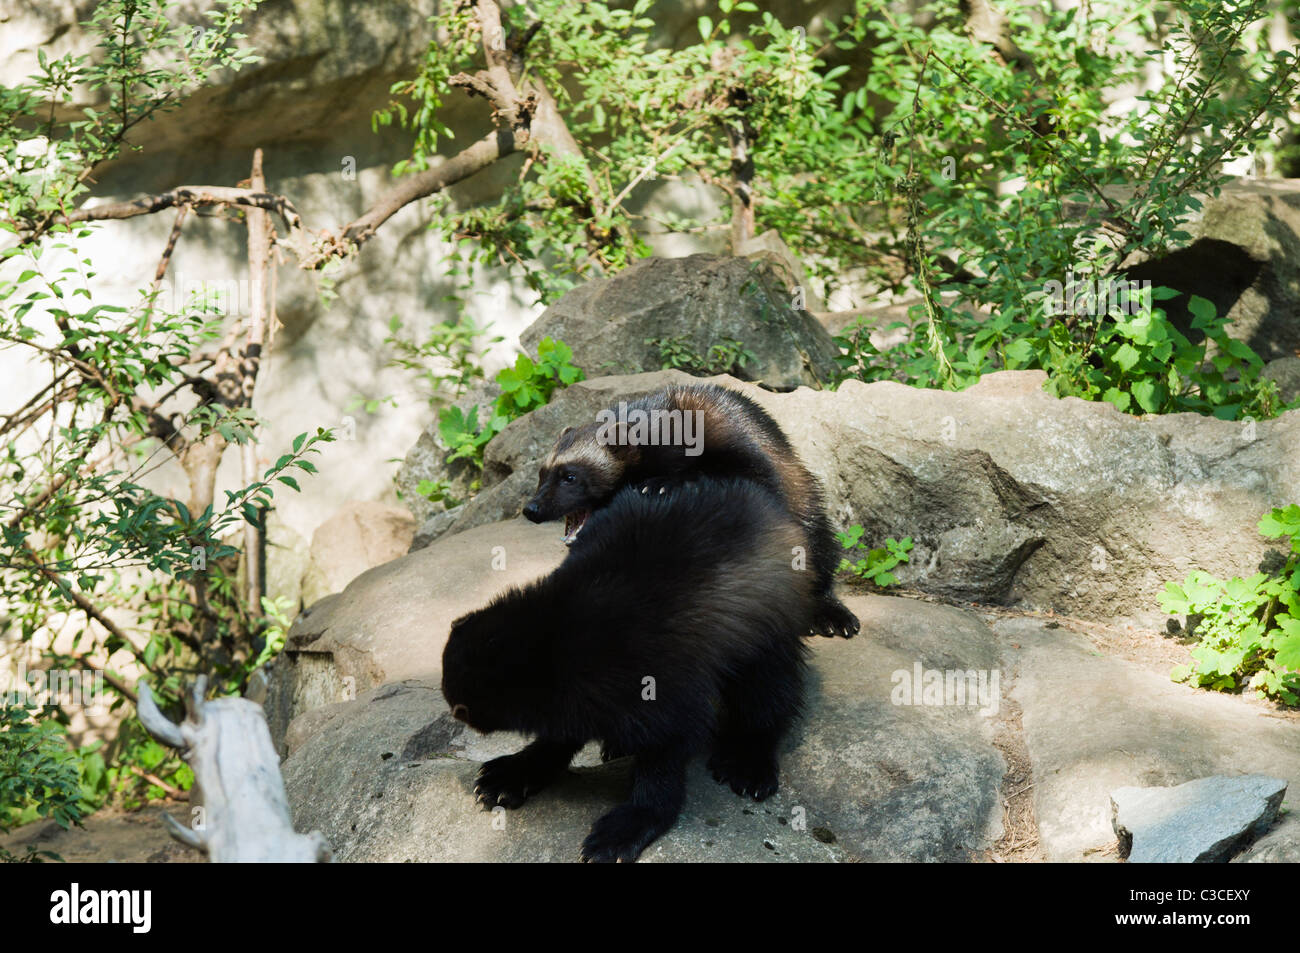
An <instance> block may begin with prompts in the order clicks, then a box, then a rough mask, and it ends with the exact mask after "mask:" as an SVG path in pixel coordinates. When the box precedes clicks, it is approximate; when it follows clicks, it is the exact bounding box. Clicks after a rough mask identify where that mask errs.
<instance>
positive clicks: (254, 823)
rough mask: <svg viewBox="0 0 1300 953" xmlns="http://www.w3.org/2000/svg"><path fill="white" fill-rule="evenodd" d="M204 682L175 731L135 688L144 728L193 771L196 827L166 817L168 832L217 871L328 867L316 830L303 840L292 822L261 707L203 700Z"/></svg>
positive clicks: (145, 690)
mask: <svg viewBox="0 0 1300 953" xmlns="http://www.w3.org/2000/svg"><path fill="white" fill-rule="evenodd" d="M206 690H207V679H206V678H203V677H202V676H200V677H199V678H198V679H196V680H195V683H194V687H193V690H192V693H191V695H190V698H189V699H188V704H187V706H186V707H187V709H188V715H187V717H186V719H185V721H183V722H182V723H181V724H179V725H175V724H172V723H171V722H170V721H168V720H167V718H166V717H165V716H164V715H163V713H162V712H161V711H159V710H158V706H157V704H156V703H155V702H154V700H153V694H152V693H151V692H150V691H149V686H148V685H147V684H146V683H145V682H144V681H141V682H140V683H139V685H138V691H139V696H140V701H139V704H138V706H137V707H138V710H139V714H140V721H141V723H142V724H143V725H144V726H145V728H146V729H147V730H148V732H149V734H151V735H153V737H154V738H156V739H157V740H158V741H160V742H162V743H163V744H165V745H167V746H169V747H172V748H176V749H177V750H178V751H180V753H181V756H182V757H183V758H184V759H185V761H186V762H187V763H188V764H189V766H190V767H191V768H192V769H193V771H194V790H193V791H191V792H190V803H191V804H192V805H195V806H196V807H200V808H201V811H200V812H199V813H198V814H197V815H196V821H197V822H196V823H195V824H194V825H193V827H184V826H183V825H181V824H180V823H178V822H177V821H176V820H174V819H173V818H172V817H170V816H168V817H167V818H166V822H167V827H168V831H169V833H170V834H171V835H172V836H173V837H175V838H176V839H177V840H178V841H180V842H181V843H182V844H186V845H188V846H190V847H193V848H195V849H197V850H201V851H203V852H204V853H205V854H207V855H208V859H209V860H210V861H212V862H213V863H215V864H231V863H307V864H310V863H323V862H326V861H328V860H329V859H330V848H329V845H328V844H327V843H326V841H325V838H324V836H323V835H322V834H321V833H320V832H319V831H313V832H312V833H310V834H299V833H296V832H295V831H294V829H293V821H292V820H291V819H290V816H289V800H288V798H287V797H286V795H285V792H284V780H283V778H281V776H280V759H279V757H278V756H277V755H276V753H275V746H274V745H272V744H271V733H270V731H268V730H267V727H266V715H265V714H264V713H263V712H262V707H261V706H260V705H258V704H256V703H254V702H251V701H249V700H248V699H246V698H218V699H215V700H213V701H204V693H205V691H206Z"/></svg>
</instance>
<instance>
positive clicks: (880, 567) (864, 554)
mask: <svg viewBox="0 0 1300 953" xmlns="http://www.w3.org/2000/svg"><path fill="white" fill-rule="evenodd" d="M863 532H864V530H863V528H862V527H861V526H859V525H857V524H854V525H853V526H850V527H849V528H848V529H847V530H845V531H844V532H840V533H836V534H835V538H836V539H838V540H839V541H840V545H841V546H842V547H844V549H846V550H848V552H849V555H850V556H853V557H855V558H849V557H845V558H844V559H841V560H840V566H839V568H840V571H841V572H851V573H853V575H855V576H857V577H858V578H859V579H865V580H867V581H868V582H871V583H874V584H875V585H877V586H880V587H881V588H884V587H885V586H892V585H894V583H896V582H898V579H897V577H895V576H894V574H893V572H892V570H894V569H896V568H898V566H900V565H902V564H903V563H905V562H908V561H909V560H910V559H911V556H910V555H909V554H910V553H911V551H912V537H910V536H904V537H903V538H902V539H901V540H900V539H894V538H893V537H890V538H889V539H886V540H885V545H884V546H880V547H876V548H874V549H873V548H872V547H871V546H869V545H867V544H866V543H864V542H863V541H862V534H863Z"/></svg>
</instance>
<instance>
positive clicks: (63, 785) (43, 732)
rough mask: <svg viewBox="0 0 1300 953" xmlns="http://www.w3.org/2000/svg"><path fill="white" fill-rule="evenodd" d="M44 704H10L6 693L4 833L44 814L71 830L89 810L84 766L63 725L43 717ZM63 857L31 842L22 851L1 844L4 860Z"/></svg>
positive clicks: (1, 721)
mask: <svg viewBox="0 0 1300 953" xmlns="http://www.w3.org/2000/svg"><path fill="white" fill-rule="evenodd" d="M39 712H40V709H39V708H38V707H37V706H35V705H31V704H28V703H26V702H20V703H18V704H10V702H9V700H8V699H7V698H5V697H3V696H0V833H4V832H7V831H9V830H12V829H13V828H15V827H18V826H20V825H22V824H26V823H28V822H29V821H33V820H36V819H37V818H40V817H47V818H50V819H52V820H53V821H54V822H55V823H56V824H58V825H59V826H60V827H62V828H64V829H65V830H66V829H67V828H68V827H70V826H72V825H73V824H76V823H78V822H79V821H80V820H81V818H82V816H83V815H84V813H85V808H86V805H85V804H84V803H83V801H82V790H81V769H80V766H79V762H78V759H77V756H76V754H75V753H74V752H73V751H72V750H71V749H69V747H68V743H67V740H66V738H65V737H64V732H63V726H62V725H60V724H59V723H58V722H56V721H54V720H52V719H48V718H46V719H38V718H37V717H36V716H37V714H38V713H39ZM43 858H48V859H58V858H57V857H56V856H55V855H53V854H51V853H49V852H48V851H38V850H36V849H35V848H29V849H28V852H27V854H26V855H25V856H23V857H18V856H16V855H14V854H12V853H10V852H8V851H6V850H4V849H3V848H0V860H3V861H14V860H41V859H43Z"/></svg>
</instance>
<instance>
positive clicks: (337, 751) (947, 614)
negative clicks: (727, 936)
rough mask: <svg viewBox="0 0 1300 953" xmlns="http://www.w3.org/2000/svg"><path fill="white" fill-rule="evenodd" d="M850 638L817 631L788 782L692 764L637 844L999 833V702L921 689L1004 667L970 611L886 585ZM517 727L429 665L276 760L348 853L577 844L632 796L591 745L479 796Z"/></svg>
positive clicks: (314, 824)
mask: <svg viewBox="0 0 1300 953" xmlns="http://www.w3.org/2000/svg"><path fill="white" fill-rule="evenodd" d="M846 601H847V602H848V604H849V605H850V607H851V608H853V610H854V611H855V612H857V613H858V615H859V617H860V618H861V620H862V624H863V631H862V633H861V634H859V635H858V636H857V637H856V638H854V639H852V640H841V639H834V640H832V639H821V638H818V639H813V640H811V643H810V644H811V645H812V647H813V652H814V655H813V661H812V673H811V675H812V677H811V678H810V679H809V688H808V702H809V705H808V712H807V715H806V717H805V718H804V720H803V721H802V722H801V724H800V726H799V727H798V729H797V730H796V731H795V732H793V733H792V735H791V737H790V738H789V739H788V741H787V745H786V750H785V752H784V754H783V756H782V763H781V768H782V774H781V787H780V790H779V791H778V792H777V794H776V795H774V796H773V797H772V798H769V799H768V800H767V801H764V802H762V803H755V802H754V801H752V800H750V799H747V798H741V797H738V796H736V795H735V794H733V793H732V792H731V791H730V790H729V789H727V788H724V787H723V786H721V785H719V784H717V783H716V782H714V781H713V779H712V778H711V777H710V776H709V775H708V773H707V771H706V770H705V768H704V766H703V763H702V761H696V762H693V763H692V766H691V770H690V773H689V775H688V779H687V801H686V807H685V810H684V811H683V813H682V817H681V819H680V820H679V821H678V823H677V825H676V826H675V827H674V828H673V829H672V830H671V831H669V832H668V833H667V834H666V835H664V836H663V837H661V838H660V839H659V840H658V841H656V842H655V843H654V844H652V845H651V846H650V847H649V848H648V849H647V851H646V852H645V854H643V855H642V860H643V861H795V862H809V861H839V860H917V861H919V860H965V859H967V858H969V857H970V856H971V854H972V853H974V852H977V851H980V850H982V849H984V848H986V847H988V845H989V844H990V843H992V841H993V840H995V839H996V838H997V837H998V836H999V835H1000V834H1001V808H1000V802H999V798H998V788H999V785H1000V783H1001V779H1002V774H1003V771H1004V770H1005V766H1004V764H1003V761H1002V757H1001V755H1000V754H999V753H998V752H997V750H996V749H995V748H994V747H993V745H992V743H991V738H992V734H993V728H994V725H993V722H994V720H995V719H994V718H993V717H992V713H991V711H989V709H994V708H996V706H997V700H996V698H992V699H989V698H986V699H985V701H986V702H989V704H988V705H985V706H984V709H985V710H986V712H987V713H986V714H981V706H980V705H979V704H978V699H976V698H975V697H974V696H973V694H972V697H971V698H970V699H968V701H967V703H965V704H943V703H942V702H943V699H942V698H941V699H938V702H939V703H936V699H935V698H933V697H931V698H926V697H924V696H921V695H918V697H916V698H914V699H912V700H911V701H912V703H911V704H902V703H896V702H898V701H899V694H898V689H899V684H900V682H902V681H906V680H910V679H911V678H912V677H913V676H914V674H915V672H916V667H917V664H918V663H919V665H920V667H921V670H922V671H923V672H941V671H944V670H954V671H956V670H959V671H962V672H963V673H965V672H967V671H970V672H978V671H983V672H985V673H988V672H989V671H990V670H995V669H996V666H997V661H998V652H997V647H996V646H995V645H994V642H993V635H992V632H991V631H990V630H989V628H988V626H986V625H985V624H984V623H983V622H982V621H981V620H980V619H978V618H976V617H975V616H973V615H971V614H969V613H966V612H963V611H960V610H957V609H952V608H948V607H944V606H935V605H931V604H928V603H922V602H914V601H911V600H907V599H898V598H886V597H878V596H871V597H861V596H859V597H852V596H850V597H849V598H848V599H847V600H846ZM524 743H525V739H523V738H520V737H518V736H512V735H490V736H482V735H478V734H477V733H475V732H473V731H471V730H470V729H468V728H467V727H466V726H465V725H463V724H461V723H460V722H458V721H455V720H453V719H452V718H451V716H450V714H449V712H448V711H447V706H446V703H445V701H444V700H443V698H442V694H441V692H440V691H439V690H438V680H437V679H436V678H435V677H422V678H418V679H407V680H404V681H401V682H397V683H393V684H388V685H384V686H381V687H379V688H376V689H373V690H371V691H369V692H367V693H365V694H363V695H361V696H360V697H359V698H358V699H357V700H355V701H351V702H345V703H339V704H333V705H327V706H325V707H322V708H318V709H316V710H313V711H309V712H307V713H305V714H304V715H302V716H300V717H299V718H298V719H296V720H295V721H294V723H293V724H292V726H291V727H290V729H289V732H288V745H289V751H290V754H289V757H288V759H287V760H286V761H285V764H284V776H285V785H286V788H287V790H288V793H289V800H290V805H291V807H292V810H293V815H294V820H295V826H296V827H297V828H299V829H301V830H312V829H319V830H321V831H322V832H323V833H324V834H325V836H326V838H327V839H328V840H329V842H330V845H331V847H332V848H333V849H334V856H335V858H336V859H337V860H341V861H398V860H401V861H406V860H414V861H488V860H491V861H573V860H576V859H577V857H578V848H579V846H580V845H581V843H582V840H583V838H584V837H585V836H586V834H587V831H588V830H589V829H590V827H591V825H592V823H593V822H594V821H595V820H596V819H597V818H598V817H600V816H601V815H602V814H604V813H605V812H606V811H608V810H610V809H611V808H612V807H614V806H615V805H616V804H618V803H619V802H621V801H622V800H623V799H624V798H625V797H626V796H627V788H628V763H627V761H626V760H625V761H621V762H612V763H610V764H605V765H602V764H600V763H599V758H598V754H597V751H596V749H595V746H588V748H587V749H585V750H584V751H583V752H582V753H581V754H580V755H579V757H578V758H577V759H576V760H575V763H574V768H573V770H572V771H570V773H569V774H568V775H567V776H566V777H564V778H563V779H561V780H560V781H559V782H558V783H556V784H555V785H553V786H552V787H550V788H548V789H546V790H545V791H543V792H541V793H540V794H538V795H537V796H535V797H534V798H532V799H530V800H529V802H528V803H527V804H525V805H524V806H523V807H521V808H519V809H518V810H513V811H507V812H496V813H488V812H485V811H482V810H481V809H480V808H479V807H478V805H476V804H475V803H474V798H473V793H472V791H473V783H474V776H475V775H476V774H477V772H478V769H479V766H480V764H481V763H482V762H483V761H486V760H488V759H490V758H493V757H497V756H499V755H503V754H509V753H511V752H514V751H517V750H519V749H520V748H521V747H522V746H523V744H524Z"/></svg>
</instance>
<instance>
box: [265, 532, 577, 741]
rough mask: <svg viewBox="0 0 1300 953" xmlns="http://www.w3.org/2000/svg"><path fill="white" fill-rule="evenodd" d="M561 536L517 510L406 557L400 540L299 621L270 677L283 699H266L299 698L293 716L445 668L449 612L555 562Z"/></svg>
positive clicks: (475, 604) (541, 571) (291, 711)
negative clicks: (391, 553) (393, 554)
mask: <svg viewBox="0 0 1300 953" xmlns="http://www.w3.org/2000/svg"><path fill="white" fill-rule="evenodd" d="M408 518H409V517H408ZM560 537H561V532H560V530H559V529H558V528H557V527H556V526H555V525H554V524H551V525H543V526H535V525H533V524H532V523H529V522H528V521H527V520H524V519H522V518H520V519H516V520H512V521H510V522H507V523H494V524H491V525H489V526H482V527H478V528H477V529H474V530H471V531H469V532H466V533H462V534H459V535H458V536H456V537H454V538H451V539H445V540H440V541H439V542H438V543H437V544H435V545H433V546H430V547H428V548H427V549H422V550H419V551H417V552H414V553H411V554H410V555H405V548H406V547H405V546H403V549H402V553H403V554H402V555H401V556H400V558H394V559H391V560H390V561H388V562H385V563H383V564H382V565H379V566H376V567H375V568H373V569H370V570H369V571H366V572H363V573H362V574H361V575H360V576H358V577H357V578H356V579H354V580H353V581H352V582H351V583H350V584H349V585H348V586H347V588H346V589H344V591H343V593H342V594H341V595H337V596H331V597H329V598H326V599H323V600H321V601H320V602H318V603H316V604H315V605H314V606H312V607H311V608H310V610H309V611H307V612H304V613H303V614H302V615H301V616H299V617H298V619H297V620H295V622H294V624H293V626H292V628H290V630H289V633H288V634H287V635H286V637H285V653H284V654H285V660H286V661H285V662H284V663H282V664H281V666H280V667H279V668H278V670H277V671H276V673H275V675H274V677H273V679H272V687H273V695H274V696H276V697H277V700H276V701H275V702H274V704H273V703H272V701H270V700H268V708H270V707H274V705H278V704H281V703H282V702H281V701H280V700H282V699H286V698H288V699H295V700H294V701H292V702H290V703H289V709H288V711H289V714H290V715H291V716H296V715H298V714H300V713H301V712H302V711H304V710H307V709H310V708H312V707H315V706H318V705H320V704H323V703H325V702H332V701H340V700H343V699H347V698H356V697H357V696H358V695H359V694H360V693H362V692H365V691H368V690H369V689H371V688H374V687H376V686H378V685H381V684H383V683H384V682H391V681H400V680H401V679H404V678H414V677H417V676H424V675H428V674H429V673H431V672H437V671H439V669H440V667H441V665H442V647H443V644H444V642H445V641H446V638H447V632H448V630H449V629H450V628H451V622H452V620H453V619H455V618H457V617H458V616H461V615H463V614H465V613H466V612H469V611H471V610H473V609H477V608H479V607H480V606H483V605H484V604H486V603H487V602H488V601H490V600H491V599H492V597H493V596H495V595H497V593H499V592H500V591H501V590H503V589H505V588H507V587H509V586H513V585H519V584H521V583H525V582H528V581H530V580H532V579H534V578H536V577H538V576H541V575H544V574H546V573H548V572H550V571H551V570H552V569H554V568H555V567H556V566H558V565H559V563H560V561H561V560H562V559H563V558H564V554H565V547H564V543H563V542H562V540H561V538H560ZM408 540H409V537H408ZM274 734H275V733H274V732H273V736H274ZM276 741H277V743H279V741H280V739H279V738H278V737H276Z"/></svg>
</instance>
